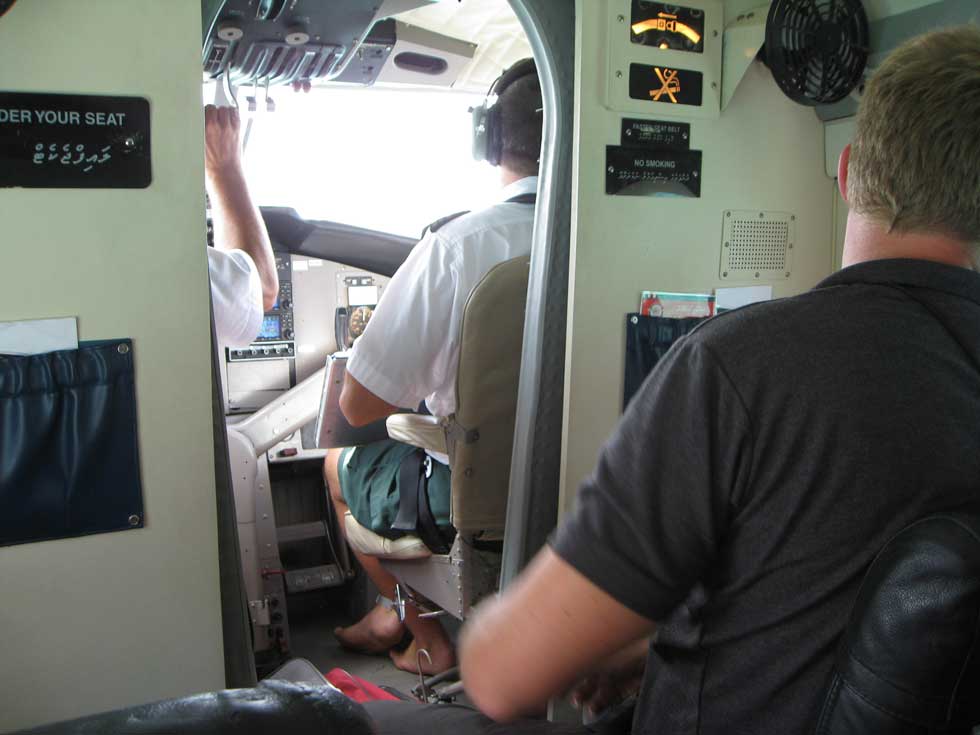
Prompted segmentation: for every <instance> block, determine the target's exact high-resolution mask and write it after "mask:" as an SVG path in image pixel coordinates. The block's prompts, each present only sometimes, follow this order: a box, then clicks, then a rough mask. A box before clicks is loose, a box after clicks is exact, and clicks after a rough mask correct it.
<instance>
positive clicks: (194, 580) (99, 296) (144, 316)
mask: <svg viewBox="0 0 980 735" xmlns="http://www.w3.org/2000/svg"><path fill="white" fill-rule="evenodd" d="M200 40H201V30H200V2H199V0H166V1H165V2H164V1H162V0H97V1H95V2H93V1H91V0H86V1H84V2H83V1H81V0H20V1H19V2H17V3H16V4H15V5H14V7H13V9H12V10H11V11H10V12H9V13H8V14H7V15H6V16H4V17H3V18H0V89H2V90H5V91H25V92H27V91H30V92H75V93H86V94H118V95H134V96H144V97H147V98H148V99H149V100H150V106H151V116H152V123H151V124H152V161H153V183H152V185H151V186H150V187H149V188H148V189H145V190H121V189H120V190H89V191H84V190H50V189H49V190H44V189H34V190H24V189H0V223H2V228H0V319H3V320H13V319H30V318H36V317H53V316H77V317H78V325H79V332H80V334H79V336H80V338H81V339H85V340H93V339H103V338H116V337H131V338H132V339H133V340H134V354H135V358H136V378H137V381H136V382H137V401H138V410H139V438H140V452H141V463H142V475H143V493H144V502H145V513H146V528H144V529H141V530H135V531H126V532H121V533H111V534H101V535H95V536H89V537H85V538H78V539H68V540H61V541H49V542H45V543H39V544H28V545H22V546H14V547H8V548H0V631H2V635H0V641H2V642H0V651H2V653H0V660H2V669H0V731H5V730H10V729H16V728H21V727H25V726H28V725H33V724H38V723H42V722H46V721H51V720H58V719H63V718H67V717H74V716H79V715H83V714H88V713H92V712H97V711H102V710H105V709H109V708H114V707H119V706H123V705H129V704H136V703H140V702H146V701H151V700H155V699H160V698H164V697H170V696H175V695H182V694H187V693H191V692H199V691H203V690H213V689H215V688H220V687H221V686H222V684H223V663H222V654H221V623H220V614H219V596H218V571H217V548H216V531H215V499H214V469H213V454H212V439H211V414H210V411H211V389H210V362H209V361H210V356H209V335H208V316H207V315H208V301H207V299H208V287H207V275H206V273H207V266H206V261H205V253H204V239H203V238H204V230H203V217H204V192H203V157H202V149H203V132H202V117H201V108H200V99H201V87H200V79H201V73H200Z"/></svg>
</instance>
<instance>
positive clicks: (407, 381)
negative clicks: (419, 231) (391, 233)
mask: <svg viewBox="0 0 980 735" xmlns="http://www.w3.org/2000/svg"><path fill="white" fill-rule="evenodd" d="M458 284H459V277H458V273H457V270H456V264H455V256H454V251H453V249H452V246H451V245H450V244H449V243H447V242H446V241H444V240H442V239H441V238H440V236H439V235H437V234H434V233H430V234H429V235H427V236H426V237H425V238H424V239H423V240H422V241H421V242H420V243H419V244H418V245H416V246H415V248H413V250H412V252H411V253H410V254H409V256H408V259H407V260H406V261H405V262H404V263H403V264H402V266H401V267H400V268H399V269H398V271H397V272H396V273H395V275H394V277H393V278H392V279H391V281H390V282H389V283H388V286H387V288H386V289H385V292H384V294H383V295H382V297H381V301H380V303H379V304H378V306H377V308H376V309H375V311H374V314H373V315H372V317H371V320H370V321H369V322H368V325H367V327H366V328H365V330H364V334H362V335H361V337H360V338H359V339H358V340H357V342H356V343H355V344H354V349H353V352H352V353H351V356H350V359H349V360H348V361H347V372H349V373H350V374H351V375H352V376H353V377H354V379H355V380H357V382H358V383H360V384H361V385H363V386H364V387H365V388H367V389H368V390H369V391H371V392H372V393H374V395H376V396H378V397H379V398H381V399H383V400H384V401H387V402H388V403H390V404H392V405H394V406H398V407H400V408H415V407H416V406H418V404H419V403H420V402H421V401H422V400H423V399H424V398H425V397H426V396H428V395H429V394H430V393H433V392H434V391H435V390H436V388H437V387H439V386H440V385H443V384H444V383H445V381H446V380H447V378H448V377H449V373H450V371H453V370H454V369H455V368H454V365H453V362H454V361H453V359H452V358H453V356H455V354H456V350H457V342H458V339H459V336H458V335H459V325H458V324H457V323H456V322H458V319H459V317H458V316H457V312H459V311H460V310H459V309H456V308H454V305H455V302H456V299H457V298H458V294H457V288H458Z"/></svg>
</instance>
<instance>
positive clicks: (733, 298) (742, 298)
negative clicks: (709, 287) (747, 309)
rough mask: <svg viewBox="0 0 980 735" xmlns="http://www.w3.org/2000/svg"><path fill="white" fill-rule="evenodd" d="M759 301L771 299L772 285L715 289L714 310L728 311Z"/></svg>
mask: <svg viewBox="0 0 980 735" xmlns="http://www.w3.org/2000/svg"><path fill="white" fill-rule="evenodd" d="M760 301H772V286H743V287H740V288H716V289H715V311H728V310H730V309H737V308H738V307H740V306H748V305H749V304H757V303H758V302H760Z"/></svg>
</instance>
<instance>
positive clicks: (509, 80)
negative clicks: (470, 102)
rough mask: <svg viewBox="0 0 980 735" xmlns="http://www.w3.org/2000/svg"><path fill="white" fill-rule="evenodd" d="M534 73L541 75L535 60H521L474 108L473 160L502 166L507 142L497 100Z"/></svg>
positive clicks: (495, 82)
mask: <svg viewBox="0 0 980 735" xmlns="http://www.w3.org/2000/svg"><path fill="white" fill-rule="evenodd" d="M532 74H533V75H534V76H537V75H538V67H537V66H536V65H535V64H534V59H521V60H520V61H518V62H516V63H515V64H513V65H512V66H511V67H510V68H509V69H507V70H506V71H505V72H504V73H503V74H501V75H500V76H499V77H497V78H496V79H495V80H494V82H493V84H491V85H490V89H488V90H487V96H486V99H485V100H484V101H483V104H482V105H477V106H476V107H471V108H470V112H471V113H472V114H473V158H475V159H476V160H477V161H487V162H488V163H490V164H492V165H494V166H499V165H500V160H501V158H502V157H503V154H504V150H503V148H504V140H503V131H502V130H501V123H500V108H499V106H498V105H497V104H496V101H497V100H498V99H499V98H500V96H501V95H502V94H503V93H504V90H506V89H507V88H508V87H509V86H510V85H512V84H513V83H514V82H516V81H517V80H518V79H523V78H524V77H527V76H531V75H532Z"/></svg>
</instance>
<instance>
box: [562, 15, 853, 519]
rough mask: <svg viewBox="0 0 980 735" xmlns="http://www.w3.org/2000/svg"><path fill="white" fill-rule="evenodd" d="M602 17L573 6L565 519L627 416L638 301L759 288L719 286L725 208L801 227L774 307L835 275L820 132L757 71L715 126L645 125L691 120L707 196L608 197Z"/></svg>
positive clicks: (829, 187)
mask: <svg viewBox="0 0 980 735" xmlns="http://www.w3.org/2000/svg"><path fill="white" fill-rule="evenodd" d="M607 12H608V11H607V9H606V0H603V1H602V2H597V1H596V0H579V2H578V4H577V21H576V80H575V96H576V101H575V136H576V140H575V158H574V162H573V171H574V177H575V180H574V182H573V188H572V192H573V194H572V196H573V203H572V207H573V211H572V238H571V274H570V284H569V294H570V295H569V322H568V331H567V359H566V368H565V371H566V374H565V423H564V427H565V431H564V435H563V462H562V480H561V487H562V501H561V507H562V509H563V510H567V509H568V508H569V507H570V505H571V503H572V499H573V497H574V494H575V491H576V490H577V488H578V485H579V483H580V482H581V480H582V479H583V478H584V477H585V476H587V475H588V473H590V472H591V470H592V468H593V467H594V465H595V462H596V459H597V456H598V452H599V449H600V447H601V445H602V443H603V442H604V441H605V440H606V438H607V437H608V436H609V434H610V432H611V430H612V428H613V427H614V425H615V423H616V421H617V419H618V417H619V415H620V407H621V405H622V390H623V354H624V349H625V328H624V315H625V314H626V313H628V312H635V311H636V310H637V308H638V305H639V299H640V292H641V291H642V290H645V289H647V290H665V291H694V292H701V293H707V292H711V291H712V290H713V289H715V288H717V287H720V286H737V285H753V284H751V283H745V282H737V283H730V282H727V281H725V280H723V279H722V278H721V277H720V276H719V263H720V253H721V233H722V218H723V212H724V210H726V209H750V210H751V209H758V210H759V211H763V210H775V211H785V212H791V213H792V214H794V215H795V216H796V245H795V248H794V250H793V256H792V258H793V262H792V276H791V277H790V278H788V279H785V280H779V281H776V282H773V284H772V285H773V287H774V295H775V296H777V297H779V296H788V295H792V294H796V293H800V292H802V291H805V290H807V289H809V288H811V287H812V286H814V285H815V284H816V283H817V282H818V281H820V280H821V279H822V278H824V277H825V276H827V275H829V274H830V272H831V271H832V268H833V267H834V265H833V260H834V232H833V223H834V222H833V220H834V212H833V209H834V206H833V197H834V188H835V182H834V180H833V179H831V178H829V177H828V176H827V175H826V173H825V171H824V135H823V127H822V125H821V123H820V121H819V120H818V119H817V117H816V115H814V113H813V111H812V110H811V109H808V108H805V107H801V106H799V105H796V104H794V103H792V102H790V101H789V100H788V99H786V98H785V97H784V96H783V94H782V92H780V91H779V89H778V88H777V86H776V84H775V82H774V81H773V80H772V77H771V75H770V73H769V71H768V70H767V69H766V68H765V67H764V66H763V65H762V64H761V63H759V62H755V63H753V64H752V66H751V67H750V68H749V70H748V72H747V73H746V75H745V77H744V78H743V80H742V82H741V83H740V85H739V87H738V89H737V91H736V93H735V96H734V98H733V99H732V101H731V103H730V104H729V106H728V107H727V108H726V109H725V110H723V111H722V114H721V117H720V118H719V119H717V120H705V119H695V118H685V117H683V116H680V115H679V116H676V117H673V118H671V117H668V115H667V113H668V112H674V111H675V110H676V109H677V108H670V107H666V106H664V109H662V110H656V111H654V112H652V113H651V114H650V115H649V116H648V117H650V118H651V119H681V120H686V121H687V122H690V124H691V147H692V148H693V149H697V150H701V151H703V170H702V193H701V197H700V198H699V199H677V198H648V197H626V196H607V195H606V194H605V193H604V189H605V180H604V166H605V146H606V145H609V144H614V145H618V144H619V137H620V120H621V119H622V117H623V116H624V115H623V114H621V113H617V112H614V111H611V110H609V109H607V108H605V107H604V106H603V104H602V101H603V84H602V75H603V74H605V73H606V70H605V68H604V64H605V58H606V53H605V50H604V43H605V36H606V27H607V24H606V22H605V21H606V17H607V16H606V13H607ZM705 98H706V99H708V98H709V95H705ZM629 116H630V117H636V116H637V115H629ZM665 430H669V426H668V425H666V424H665Z"/></svg>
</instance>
